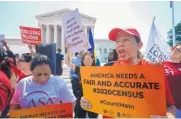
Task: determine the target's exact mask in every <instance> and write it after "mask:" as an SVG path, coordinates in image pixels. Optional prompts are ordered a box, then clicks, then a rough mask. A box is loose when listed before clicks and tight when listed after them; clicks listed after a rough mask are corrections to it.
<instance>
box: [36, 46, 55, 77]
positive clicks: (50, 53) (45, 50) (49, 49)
mask: <svg viewBox="0 0 181 119" xmlns="http://www.w3.org/2000/svg"><path fill="white" fill-rule="evenodd" d="M36 53H39V54H42V55H46V56H47V57H48V58H49V59H50V61H51V69H52V74H53V75H56V66H57V65H56V44H55V43H51V44H45V45H38V46H36Z"/></svg>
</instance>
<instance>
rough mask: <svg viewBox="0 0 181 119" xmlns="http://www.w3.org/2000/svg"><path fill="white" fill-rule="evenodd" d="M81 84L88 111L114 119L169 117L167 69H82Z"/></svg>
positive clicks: (160, 67)
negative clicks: (166, 89) (166, 86)
mask: <svg viewBox="0 0 181 119" xmlns="http://www.w3.org/2000/svg"><path fill="white" fill-rule="evenodd" d="M153 74H154V75H153ZM81 80H82V86H83V95H84V97H85V98H86V99H88V100H89V101H90V103H91V104H92V108H91V109H87V110H88V111H91V112H95V113H99V114H102V115H105V116H109V117H114V118H116V117H117V118H149V117H150V116H151V115H160V116H165V115H166V93H165V75H164V67H163V66H160V65H155V66H122V67H116V66H110V67H108V66H107V67H81ZM95 97H96V98H95Z"/></svg>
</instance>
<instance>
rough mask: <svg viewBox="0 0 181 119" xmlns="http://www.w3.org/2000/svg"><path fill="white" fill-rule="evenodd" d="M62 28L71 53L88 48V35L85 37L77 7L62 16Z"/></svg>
mask: <svg viewBox="0 0 181 119" xmlns="http://www.w3.org/2000/svg"><path fill="white" fill-rule="evenodd" d="M63 28H64V32H65V38H66V42H68V43H69V44H70V52H71V53H76V52H79V51H81V50H87V49H89V48H90V44H89V42H88V37H86V34H85V32H84V29H83V25H82V22H81V18H80V14H79V11H78V9H75V10H74V11H73V12H71V13H69V14H67V15H66V16H65V17H64V18H63Z"/></svg>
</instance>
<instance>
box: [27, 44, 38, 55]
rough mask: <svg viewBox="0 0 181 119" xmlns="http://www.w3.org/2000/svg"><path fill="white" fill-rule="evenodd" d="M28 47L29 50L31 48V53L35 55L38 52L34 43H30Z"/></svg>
mask: <svg viewBox="0 0 181 119" xmlns="http://www.w3.org/2000/svg"><path fill="white" fill-rule="evenodd" d="M28 48H29V50H30V52H31V55H32V56H35V54H36V50H35V48H34V47H33V46H32V45H30V44H29V45H28Z"/></svg>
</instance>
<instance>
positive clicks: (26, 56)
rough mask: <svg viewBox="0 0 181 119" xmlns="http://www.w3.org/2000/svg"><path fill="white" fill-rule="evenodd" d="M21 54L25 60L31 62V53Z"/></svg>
mask: <svg viewBox="0 0 181 119" xmlns="http://www.w3.org/2000/svg"><path fill="white" fill-rule="evenodd" d="M22 56H23V58H24V60H25V62H31V60H32V55H31V53H23V54H22Z"/></svg>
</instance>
